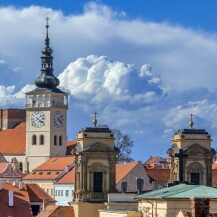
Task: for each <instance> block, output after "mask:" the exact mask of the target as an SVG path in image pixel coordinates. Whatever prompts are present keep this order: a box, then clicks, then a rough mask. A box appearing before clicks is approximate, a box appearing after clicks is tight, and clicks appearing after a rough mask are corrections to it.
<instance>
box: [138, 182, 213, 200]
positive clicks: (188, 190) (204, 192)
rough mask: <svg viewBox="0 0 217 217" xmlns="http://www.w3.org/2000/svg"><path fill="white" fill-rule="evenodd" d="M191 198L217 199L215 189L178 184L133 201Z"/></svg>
mask: <svg viewBox="0 0 217 217" xmlns="http://www.w3.org/2000/svg"><path fill="white" fill-rule="evenodd" d="M191 197H207V198H212V199H217V189H216V188H212V187H207V186H204V185H185V184H179V185H175V186H172V187H168V188H163V189H160V190H155V191H151V192H148V193H145V194H141V195H138V196H136V197H135V199H163V198H165V199H172V198H173V199H175V198H177V199H184V198H185V199H188V198H191Z"/></svg>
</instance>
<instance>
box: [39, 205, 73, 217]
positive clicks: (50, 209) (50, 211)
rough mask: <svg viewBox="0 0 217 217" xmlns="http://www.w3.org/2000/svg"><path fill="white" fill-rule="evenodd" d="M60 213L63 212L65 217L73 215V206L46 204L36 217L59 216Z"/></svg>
mask: <svg viewBox="0 0 217 217" xmlns="http://www.w3.org/2000/svg"><path fill="white" fill-rule="evenodd" d="M60 213H64V216H65V217H75V213H74V208H73V206H51V205H49V206H47V207H46V208H45V210H43V211H41V213H39V214H38V215H37V217H59V216H60V215H59V214H60Z"/></svg>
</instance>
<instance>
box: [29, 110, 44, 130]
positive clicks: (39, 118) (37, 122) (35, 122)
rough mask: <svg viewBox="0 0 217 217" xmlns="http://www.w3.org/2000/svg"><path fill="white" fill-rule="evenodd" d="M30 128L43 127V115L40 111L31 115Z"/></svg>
mask: <svg viewBox="0 0 217 217" xmlns="http://www.w3.org/2000/svg"><path fill="white" fill-rule="evenodd" d="M31 121H32V126H33V127H37V128H40V127H42V126H44V125H45V115H44V113H43V112H42V111H36V112H33V113H32V117H31Z"/></svg>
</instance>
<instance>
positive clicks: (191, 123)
mask: <svg viewBox="0 0 217 217" xmlns="http://www.w3.org/2000/svg"><path fill="white" fill-rule="evenodd" d="M193 116H194V115H193V114H192V113H191V114H190V118H191V119H190V122H189V125H190V127H191V129H192V128H193V126H194V122H193Z"/></svg>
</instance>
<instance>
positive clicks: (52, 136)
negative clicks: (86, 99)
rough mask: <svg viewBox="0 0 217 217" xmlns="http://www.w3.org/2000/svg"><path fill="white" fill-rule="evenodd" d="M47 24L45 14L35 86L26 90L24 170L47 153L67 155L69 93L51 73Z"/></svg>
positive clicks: (50, 52)
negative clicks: (43, 44) (39, 68)
mask: <svg viewBox="0 0 217 217" xmlns="http://www.w3.org/2000/svg"><path fill="white" fill-rule="evenodd" d="M48 28H49V25H48V18H47V25H46V38H45V47H44V48H43V49H42V51H41V52H42V56H41V74H40V76H39V77H38V78H37V79H36V80H35V85H36V88H35V89H34V90H33V91H31V92H28V93H26V166H25V167H26V172H29V171H32V169H34V168H36V167H37V166H39V165H40V164H42V163H44V162H45V161H46V160H48V159H49V158H50V157H54V156H64V155H66V120H67V109H68V95H67V93H64V92H63V91H61V90H60V89H59V88H58V85H59V83H60V82H59V79H58V78H57V77H55V75H54V74H53V56H52V53H53V50H52V49H51V48H50V40H49V37H48Z"/></svg>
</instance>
